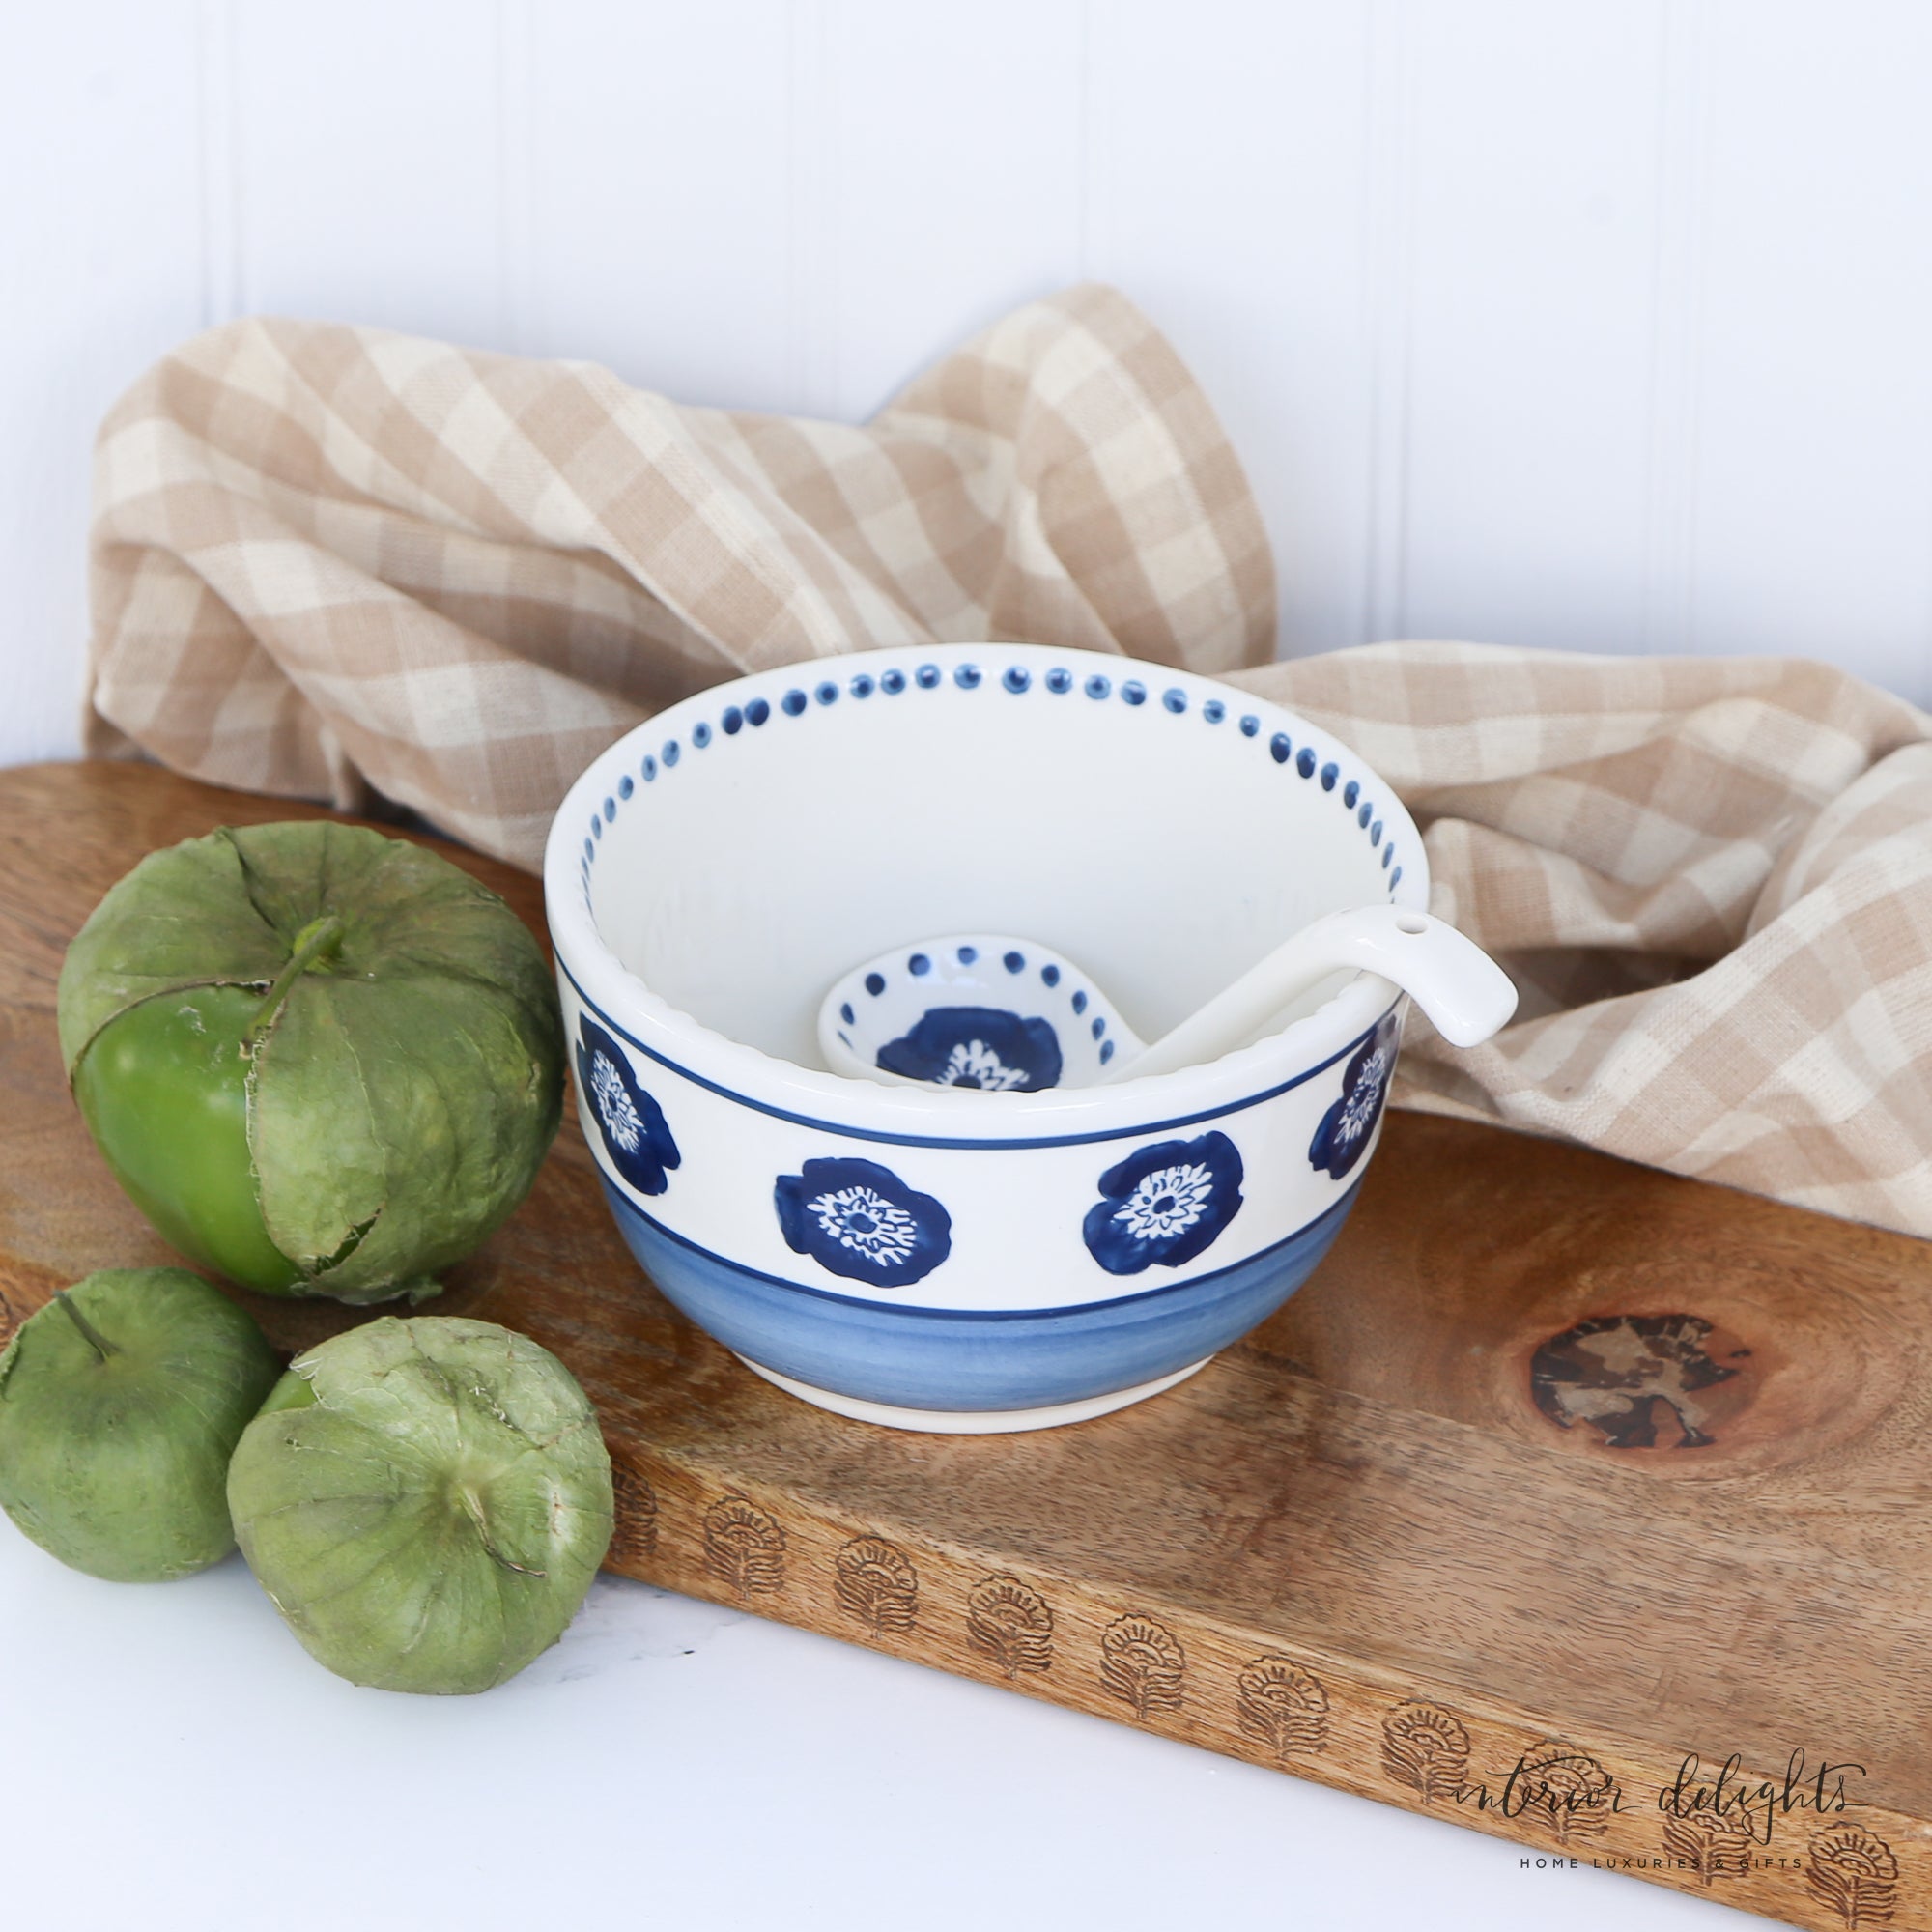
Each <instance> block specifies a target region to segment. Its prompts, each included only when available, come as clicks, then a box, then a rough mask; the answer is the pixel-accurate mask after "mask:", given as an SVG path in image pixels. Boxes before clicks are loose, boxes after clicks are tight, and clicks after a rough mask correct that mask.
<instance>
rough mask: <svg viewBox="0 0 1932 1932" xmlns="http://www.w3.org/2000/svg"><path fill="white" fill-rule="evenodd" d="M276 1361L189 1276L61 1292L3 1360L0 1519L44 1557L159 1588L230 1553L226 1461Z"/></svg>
mask: <svg viewBox="0 0 1932 1932" xmlns="http://www.w3.org/2000/svg"><path fill="white" fill-rule="evenodd" d="M280 1374H281V1362H280V1360H279V1359H278V1358H277V1356H276V1354H275V1352H274V1350H272V1349H270V1347H269V1345H268V1343H267V1342H266V1341H265V1340H264V1339H263V1336H262V1331H261V1330H260V1329H259V1328H257V1327H256V1325H255V1323H254V1321H252V1319H251V1318H250V1317H249V1316H248V1315H247V1314H246V1313H245V1312H244V1311H243V1310H242V1309H240V1308H238V1307H237V1306H236V1305H235V1303H234V1302H232V1301H230V1300H229V1299H228V1297H227V1296H226V1295H225V1294H223V1293H221V1292H220V1291H219V1290H218V1289H214V1288H211V1287H210V1286H209V1285H208V1283H207V1282H205V1281H203V1280H202V1279H201V1277H200V1276H199V1275H192V1274H189V1273H188V1271H187V1270H186V1269H185V1268H173V1267H159V1268H109V1269H105V1270H103V1271H102V1272H101V1273H99V1274H91V1275H89V1276H88V1277H87V1279H86V1280H85V1281H83V1282H79V1283H76V1284H75V1286H73V1287H72V1288H70V1289H64V1290H62V1291H61V1292H60V1293H58V1294H57V1295H56V1296H55V1297H54V1299H53V1300H52V1301H50V1302H48V1304H47V1305H46V1306H45V1307H44V1308H43V1309H41V1310H40V1311H39V1312H38V1313H37V1314H34V1315H31V1316H29V1317H28V1319H27V1320H26V1321H24V1322H22V1323H21V1325H20V1331H19V1333H18V1334H16V1335H15V1336H14V1339H13V1341H12V1342H11V1343H10V1344H9V1345H8V1348H7V1351H6V1353H5V1354H0V1508H4V1509H5V1510H6V1512H7V1514H8V1515H9V1516H10V1517H12V1518H13V1520H14V1522H15V1523H16V1524H18V1526H19V1527H20V1528H21V1529H22V1530H24V1531H25V1532H26V1534H27V1535H28V1536H30V1537H32V1538H33V1540H34V1541H35V1542H36V1543H38V1544H39V1545H40V1546H41V1548H43V1549H44V1550H46V1551H48V1553H49V1554H51V1555H54V1556H57V1557H59V1558H60V1560H61V1561H62V1562H63V1563H66V1564H70V1565H71V1566H72V1567H73V1568H74V1569H76V1570H85V1571H86V1572H88V1574H89V1575H90V1576H95V1577H107V1578H108V1579H109V1580H110V1581H113V1582H117V1583H158V1582H165V1581H167V1580H168V1579H169V1578H171V1577H186V1576H189V1575H191V1574H192V1573H193V1572H194V1571H196V1570H205V1569H207V1567H208V1566H209V1565H210V1564H211V1563H217V1562H219V1561H220V1560H221V1558H222V1557H224V1556H226V1555H227V1554H228V1552H229V1551H230V1550H231V1549H233V1548H235V1536H234V1532H233V1530H232V1529H231V1527H230V1525H229V1518H228V1459H229V1457H230V1455H231V1454H232V1453H233V1452H234V1448H235V1444H236V1443H237V1442H238V1441H239V1440H240V1439H241V1432H242V1430H243V1429H244V1428H246V1427H247V1425H248V1422H249V1420H250V1419H251V1418H252V1417H253V1415H254V1414H255V1411H256V1410H257V1409H258V1408H260V1407H261V1406H262V1403H263V1401H264V1399H265V1398H266V1397H267V1396H268V1394H269V1392H270V1389H272V1388H273V1387H274V1385H275V1381H276V1378H278V1377H279V1376H280Z"/></svg>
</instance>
